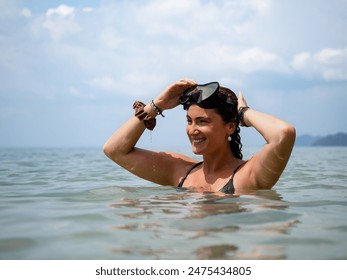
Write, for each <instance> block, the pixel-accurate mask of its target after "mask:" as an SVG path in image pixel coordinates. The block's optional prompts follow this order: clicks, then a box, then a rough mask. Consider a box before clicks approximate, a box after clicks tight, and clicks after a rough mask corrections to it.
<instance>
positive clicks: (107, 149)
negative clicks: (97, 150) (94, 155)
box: [102, 142, 112, 158]
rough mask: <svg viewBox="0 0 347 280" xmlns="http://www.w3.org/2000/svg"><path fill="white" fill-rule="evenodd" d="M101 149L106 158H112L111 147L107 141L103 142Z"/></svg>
mask: <svg viewBox="0 0 347 280" xmlns="http://www.w3.org/2000/svg"><path fill="white" fill-rule="evenodd" d="M102 150H103V152H104V154H105V155H106V156H107V157H108V158H112V148H111V146H110V145H108V143H107V142H106V143H105V144H104V146H103V147H102Z"/></svg>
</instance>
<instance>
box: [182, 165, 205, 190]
mask: <svg viewBox="0 0 347 280" xmlns="http://www.w3.org/2000/svg"><path fill="white" fill-rule="evenodd" d="M202 163H203V161H200V162H197V163H195V164H194V165H193V166H192V167H191V168H189V170H188V171H187V173H186V174H185V175H184V176H183V178H182V179H181V181H180V182H179V184H178V186H177V188H182V186H183V183H184V181H185V180H186V179H187V177H188V175H189V173H190V172H192V170H193V169H194V168H195V167H197V166H199V165H200V164H202Z"/></svg>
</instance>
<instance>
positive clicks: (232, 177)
mask: <svg viewBox="0 0 347 280" xmlns="http://www.w3.org/2000/svg"><path fill="white" fill-rule="evenodd" d="M246 162H247V161H245V162H243V163H241V164H240V165H239V166H238V167H236V168H235V170H234V172H233V174H232V175H231V178H230V179H231V180H232V179H234V176H235V174H236V172H237V171H238V170H239V169H240V168H241V167H242V166H243V165H244V164H245V163H246Z"/></svg>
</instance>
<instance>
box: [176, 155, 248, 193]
mask: <svg viewBox="0 0 347 280" xmlns="http://www.w3.org/2000/svg"><path fill="white" fill-rule="evenodd" d="M202 163H203V161H200V162H198V163H196V164H194V165H193V166H192V167H191V168H190V169H189V170H188V171H187V173H186V174H185V175H184V176H183V178H182V179H181V181H180V183H179V184H178V186H177V187H178V188H182V186H183V183H184V181H185V180H186V179H187V177H188V175H189V173H190V172H192V170H193V169H194V168H195V167H197V166H199V165H201V164H202ZM243 164H244V163H241V164H240V165H239V166H238V167H236V169H235V170H234V172H233V174H232V175H231V178H230V180H229V181H228V183H226V184H225V186H224V187H223V188H221V189H220V190H219V191H220V192H223V193H226V194H233V193H234V192H235V188H234V183H233V180H234V176H235V173H236V172H237V171H238V170H239V169H240V167H241V166H242V165H243Z"/></svg>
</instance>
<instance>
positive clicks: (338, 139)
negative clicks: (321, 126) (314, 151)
mask: <svg viewBox="0 0 347 280" xmlns="http://www.w3.org/2000/svg"><path fill="white" fill-rule="evenodd" d="M295 146H304V147H345V146H347V133H343V132H338V133H336V134H330V135H326V136H312V135H308V134H304V135H300V136H298V137H297V138H296V142H295Z"/></svg>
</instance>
